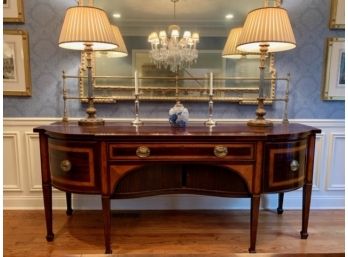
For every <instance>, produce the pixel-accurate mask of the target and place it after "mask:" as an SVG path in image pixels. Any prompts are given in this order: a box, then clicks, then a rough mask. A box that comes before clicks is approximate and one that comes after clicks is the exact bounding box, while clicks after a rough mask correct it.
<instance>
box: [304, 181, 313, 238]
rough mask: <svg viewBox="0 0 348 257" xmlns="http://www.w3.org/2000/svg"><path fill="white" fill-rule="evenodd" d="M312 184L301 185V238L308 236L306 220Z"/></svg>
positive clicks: (307, 218)
mask: <svg viewBox="0 0 348 257" xmlns="http://www.w3.org/2000/svg"><path fill="white" fill-rule="evenodd" d="M311 195H312V184H305V185H304V186H303V199H302V230H301V239H307V237H308V232H307V229H308V220H309V210H310V206H311Z"/></svg>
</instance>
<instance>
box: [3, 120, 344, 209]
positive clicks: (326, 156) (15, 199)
mask: <svg viewBox="0 0 348 257" xmlns="http://www.w3.org/2000/svg"><path fill="white" fill-rule="evenodd" d="M73 119H74V120H75V119H76V120H78V119H79V118H73ZM59 120H61V118H51V117H42V118H34V117H28V118H17V117H7V118H4V119H3V150H4V160H3V161H4V164H3V168H4V175H3V195H4V201H3V207H4V209H43V201H42V190H41V177H40V154H39V137H38V135H37V134H36V133H34V132H33V128H34V127H37V126H40V125H45V124H50V123H52V122H55V121H59ZM105 120H106V121H129V122H131V121H132V119H131V118H130V119H111V118H109V119H105ZM142 120H143V121H144V122H154V121H167V120H165V119H142ZM204 121H205V120H203V119H201V120H199V119H191V120H190V122H202V124H203V122H204ZM216 121H218V122H219V121H220V122H222V121H223V122H226V121H227V122H231V123H237V122H246V121H247V120H246V119H235V120H222V119H220V120H219V119H217V120H216ZM277 121H280V120H274V122H277ZM290 122H296V123H302V124H305V125H309V126H314V127H317V128H319V129H321V130H322V133H321V134H319V135H317V138H316V152H315V163H314V178H313V193H312V204H311V208H312V209H344V207H345V204H344V202H345V201H344V195H345V185H344V163H345V159H344V158H345V155H344V151H345V148H344V145H345V144H344V142H345V121H344V120H343V119H342V120H329V119H310V120H302V119H296V120H290ZM301 199H302V191H301V190H297V191H294V192H289V193H286V194H285V199H284V208H286V209H301V207H302V200H301ZM65 206H66V205H65V194H64V193H62V192H60V191H58V190H54V192H53V207H54V208H55V209H65ZM73 206H74V208H75V209H101V204H100V197H97V196H86V195H76V194H75V195H73ZM261 206H262V207H263V208H265V209H271V208H272V209H274V208H276V206H277V195H275V194H270V195H267V196H265V197H263V199H262V205H261ZM249 207H250V201H249V199H238V198H237V199H233V198H222V197H211V196H198V195H162V196H154V197H144V198H138V199H127V200H113V201H112V208H113V209H122V210H131V209H138V210H141V209H143V210H145V209H158V210H161V209H162V210H163V209H249Z"/></svg>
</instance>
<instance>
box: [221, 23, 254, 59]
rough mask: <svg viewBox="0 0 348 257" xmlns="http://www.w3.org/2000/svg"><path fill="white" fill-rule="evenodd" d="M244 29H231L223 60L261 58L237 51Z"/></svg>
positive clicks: (223, 52)
mask: <svg viewBox="0 0 348 257" xmlns="http://www.w3.org/2000/svg"><path fill="white" fill-rule="evenodd" d="M242 29H243V28H242V27H238V28H233V29H231V31H230V33H229V34H228V38H227V41H226V43H225V47H224V50H223V51H222V57H223V58H230V59H240V58H242V57H243V56H246V57H247V58H258V57H259V56H260V55H259V54H255V53H246V52H242V51H239V50H237V42H238V39H239V36H240V34H241V32H242Z"/></svg>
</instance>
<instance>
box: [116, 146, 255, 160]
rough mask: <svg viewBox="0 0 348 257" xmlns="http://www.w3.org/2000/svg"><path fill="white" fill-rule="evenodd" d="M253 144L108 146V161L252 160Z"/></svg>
mask: <svg viewBox="0 0 348 257" xmlns="http://www.w3.org/2000/svg"><path fill="white" fill-rule="evenodd" d="M254 152H255V151H254V145H253V144H243V143H241V144H237V143H233V144H231V143H227V144H223V143H220V142H219V143H216V144H214V143H209V144H194V143H192V144H190V143H185V144H152V143H145V142H144V143H134V144H122V143H121V144H120V143H115V144H109V158H110V160H139V159H142V160H144V159H149V160H154V159H156V160H160V159H163V160H164V159H166V160H169V159H175V158H176V157H180V159H181V160H182V159H190V160H192V159H209V160H212V159H219V160H229V161H230V160H237V159H238V160H253V159H254Z"/></svg>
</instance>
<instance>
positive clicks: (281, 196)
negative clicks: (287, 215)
mask: <svg viewBox="0 0 348 257" xmlns="http://www.w3.org/2000/svg"><path fill="white" fill-rule="evenodd" d="M283 202H284V193H279V194H278V208H277V213H278V214H283V212H284V210H283Z"/></svg>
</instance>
